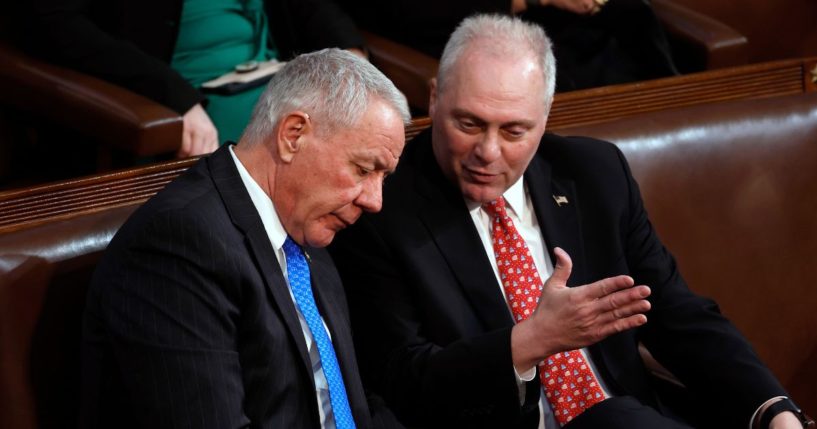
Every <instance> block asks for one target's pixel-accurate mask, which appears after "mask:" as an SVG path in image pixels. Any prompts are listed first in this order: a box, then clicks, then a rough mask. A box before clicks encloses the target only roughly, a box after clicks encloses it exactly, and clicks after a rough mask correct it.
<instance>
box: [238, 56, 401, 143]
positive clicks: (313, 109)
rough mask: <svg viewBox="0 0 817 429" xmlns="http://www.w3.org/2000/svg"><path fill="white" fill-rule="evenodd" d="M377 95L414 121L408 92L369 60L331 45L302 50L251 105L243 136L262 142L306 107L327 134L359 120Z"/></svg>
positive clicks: (324, 133)
mask: <svg viewBox="0 0 817 429" xmlns="http://www.w3.org/2000/svg"><path fill="white" fill-rule="evenodd" d="M373 99H380V100H383V101H385V102H386V103H387V104H388V105H389V106H391V107H392V108H393V109H394V110H395V111H396V112H397V113H399V114H400V117H401V118H402V119H403V123H404V124H406V125H408V124H409V123H410V121H411V114H410V113H409V108H408V103H407V102H406V97H405V96H404V95H403V93H401V92H400V91H399V90H398V89H397V88H396V87H395V86H394V84H393V83H392V81H391V80H389V78H387V77H386V76H385V75H383V73H381V72H380V71H379V70H378V69H377V68H375V67H374V66H373V65H372V64H371V63H369V62H368V61H366V60H365V59H363V58H360V57H358V56H357V55H354V54H352V53H350V52H347V51H344V50H340V49H336V48H330V49H322V50H320V51H315V52H311V53H308V54H302V55H299V56H298V57H296V58H294V59H292V60H291V61H289V62H287V64H286V65H284V67H282V68H281V70H279V71H278V72H276V73H275V74H274V75H273V77H272V79H271V80H270V82H269V83H268V84H267V88H266V89H265V90H264V93H263V94H262V95H261V97H260V98H259V100H258V102H257V103H256V105H255V108H254V109H253V113H252V116H251V118H250V123H249V125H247V128H246V129H245V130H244V134H243V135H242V137H241V139H242V141H247V142H248V143H250V144H253V143H254V142H259V141H263V140H264V139H266V138H268V137H269V136H270V134H271V133H272V132H273V130H274V129H275V127H276V126H277V125H278V122H279V121H280V120H281V119H283V117H284V116H285V115H287V114H289V113H290V112H294V111H296V110H300V111H303V112H305V113H307V114H309V116H310V117H311V118H312V119H313V121H316V122H318V123H320V126H318V127H316V132H318V133H319V134H321V135H327V134H329V133H332V132H335V131H336V130H338V129H339V128H340V127H352V126H355V125H356V124H357V122H358V121H359V120H360V118H361V117H362V116H363V114H364V113H365V112H366V110H367V109H368V107H369V103H370V102H371V101H372V100H373Z"/></svg>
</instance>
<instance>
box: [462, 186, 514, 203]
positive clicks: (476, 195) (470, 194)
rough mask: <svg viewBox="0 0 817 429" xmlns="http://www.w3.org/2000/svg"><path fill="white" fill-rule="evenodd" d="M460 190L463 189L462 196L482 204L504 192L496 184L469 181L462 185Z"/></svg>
mask: <svg viewBox="0 0 817 429" xmlns="http://www.w3.org/2000/svg"><path fill="white" fill-rule="evenodd" d="M460 191H462V196H463V197H465V199H467V200H469V201H473V202H475V203H480V204H484V203H487V202H491V201H493V200H495V199H497V198H499V197H501V196H502V193H503V192H504V191H503V190H501V189H497V188H496V187H495V186H486V185H478V184H474V183H467V182H466V183H463V184H462V185H461V186H460Z"/></svg>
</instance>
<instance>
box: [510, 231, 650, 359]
mask: <svg viewBox="0 0 817 429" xmlns="http://www.w3.org/2000/svg"><path fill="white" fill-rule="evenodd" d="M554 254H555V256H556V264H555V267H554V269H553V275H551V276H550V278H549V279H548V280H547V281H546V282H545V284H544V286H543V287H542V295H541V298H540V299H539V304H538V306H537V308H536V311H535V312H534V313H533V314H532V315H531V316H530V317H529V318H528V319H526V320H524V321H522V322H520V323H519V324H517V325H516V326H514V328H513V331H512V332H511V351H512V355H513V361H514V366H515V367H516V369H517V370H518V371H520V372H524V371H526V370H528V369H530V368H531V367H533V366H534V365H536V364H537V363H539V362H540V361H542V360H543V359H545V358H546V357H548V356H550V355H552V354H554V353H558V352H562V351H568V350H574V349H578V348H582V347H587V346H589V345H591V344H595V343H597V342H599V341H601V340H603V339H604V338H606V337H608V336H610V335H612V334H615V333H618V332H622V331H626V330H628V329H632V328H635V327H638V326H641V325H643V324H645V323H647V316H645V315H644V313H645V312H647V311H648V310H649V309H650V303H649V301H647V300H646V298H647V297H648V296H649V295H650V288H649V287H647V286H635V287H634V286H633V284H634V282H633V279H632V277H630V276H623V275H622V276H616V277H608V278H605V279H602V280H599V281H597V282H594V283H590V284H587V285H583V286H576V287H571V288H569V287H567V280H568V278H570V273H571V271H572V269H573V262H572V261H571V259H570V256H569V255H568V254H567V252H565V251H564V250H562V249H560V248H558V247H557V248H556V249H554Z"/></svg>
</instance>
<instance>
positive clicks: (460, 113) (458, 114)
mask: <svg viewBox="0 0 817 429" xmlns="http://www.w3.org/2000/svg"><path fill="white" fill-rule="evenodd" d="M451 114H452V115H453V116H454V117H455V118H457V119H470V120H472V121H474V122H475V123H476V124H477V125H485V124H487V123H488V122H487V121H485V120H484V119H482V118H480V117H479V116H477V115H475V114H473V113H471V112H469V111H467V110H463V109H460V108H454V109H451ZM517 126H521V127H525V128H533V127H535V126H536V122H534V121H532V120H528V119H520V120H516V121H509V122H503V123H501V124H499V127H500V128H508V127H517Z"/></svg>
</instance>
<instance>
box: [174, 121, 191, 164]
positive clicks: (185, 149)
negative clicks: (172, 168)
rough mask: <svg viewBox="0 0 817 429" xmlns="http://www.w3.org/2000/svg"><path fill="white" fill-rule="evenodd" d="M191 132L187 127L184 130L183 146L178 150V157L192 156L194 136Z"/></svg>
mask: <svg viewBox="0 0 817 429" xmlns="http://www.w3.org/2000/svg"><path fill="white" fill-rule="evenodd" d="M185 128H186V127H185ZM191 134H192V133H191V132H190V131H189V130H187V129H185V130H184V131H182V147H180V148H179V151H178V152H176V157H178V158H187V157H188V156H190V149H191V145H192V144H193V137H192V136H191Z"/></svg>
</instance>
